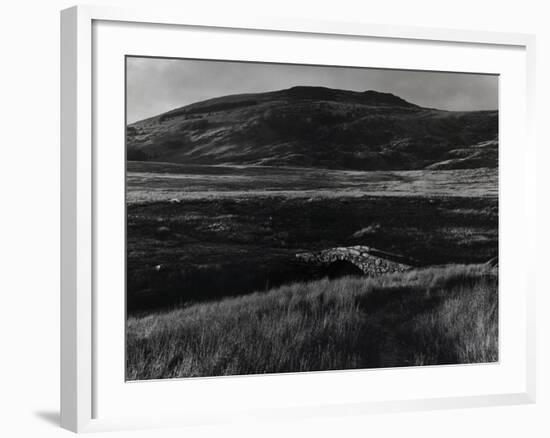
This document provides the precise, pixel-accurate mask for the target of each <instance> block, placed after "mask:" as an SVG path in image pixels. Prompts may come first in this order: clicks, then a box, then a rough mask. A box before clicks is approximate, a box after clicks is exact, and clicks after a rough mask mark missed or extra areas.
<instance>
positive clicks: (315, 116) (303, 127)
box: [127, 87, 498, 170]
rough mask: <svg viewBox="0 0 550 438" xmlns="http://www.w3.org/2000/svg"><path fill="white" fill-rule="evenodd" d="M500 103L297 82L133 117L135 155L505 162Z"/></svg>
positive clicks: (287, 162)
mask: <svg viewBox="0 0 550 438" xmlns="http://www.w3.org/2000/svg"><path fill="white" fill-rule="evenodd" d="M497 138H498V111H474V112H452V111H442V110H437V109H431V108H421V107H419V106H417V105H415V104H413V103H410V102H407V101H405V100H403V99H401V98H400V97H397V96H394V95H392V94H388V93H379V92H376V91H365V92H355V91H346V90H335V89H329V88H323V87H293V88H290V89H287V90H280V91H274V92H268V93H258V94H246V95H233V96H225V97H220V98H216V99H210V100H207V101H203V102H198V103H194V104H191V105H188V106H185V107H182V108H178V109H175V110H173V111H169V112H167V113H164V114H161V115H159V116H156V117H152V118H149V119H146V120H143V121H140V122H136V123H134V124H132V125H129V126H128V128H127V154H128V159H129V160H140V161H162V162H171V163H186V164H209V165H212V164H237V165H239V164H246V165H251V164H253V165H270V166H302V167H316V168H334V169H354V170H417V169H424V168H427V167H430V168H433V169H461V168H480V167H496V166H497V158H498V154H497V149H498V141H497Z"/></svg>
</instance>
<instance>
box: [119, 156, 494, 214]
mask: <svg viewBox="0 0 550 438" xmlns="http://www.w3.org/2000/svg"><path fill="white" fill-rule="evenodd" d="M497 181H498V170H497V169H489V168H481V169H461V170H411V171H352V170H330V169H314V168H297V167H269V166H226V165H219V166H199V165H183V164H173V163H154V162H138V161H129V162H128V167H127V183H128V188H129V190H128V194H127V202H128V203H129V204H135V203H147V202H158V201H169V200H171V199H174V198H176V199H179V200H183V199H231V198H233V199H234V198H243V197H246V198H250V197H266V196H281V197H285V198H298V199H304V198H305V199H316V198H356V197H362V196H366V195H369V196H385V197H397V196H407V197H408V196H416V197H441V196H444V197H492V198H496V197H497V196H498V185H497Z"/></svg>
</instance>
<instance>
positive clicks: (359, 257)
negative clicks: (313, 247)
mask: <svg viewBox="0 0 550 438" xmlns="http://www.w3.org/2000/svg"><path fill="white" fill-rule="evenodd" d="M296 258H297V259H298V260H299V261H301V262H303V263H307V264H311V265H316V266H320V267H323V268H326V269H327V273H329V275H330V274H331V273H334V275H335V276H337V275H338V273H339V272H338V271H340V272H341V274H342V275H344V274H353V273H357V274H361V273H362V274H363V275H367V276H372V277H373V276H377V275H381V274H386V273H391V272H403V271H407V270H409V269H411V268H412V266H413V264H414V261H412V260H408V259H406V258H405V257H403V256H401V255H399V254H392V253H389V252H385V251H380V250H378V249H375V248H371V247H368V246H363V245H357V246H346V247H337V248H330V249H325V250H322V251H318V252H302V253H298V254H296ZM346 266H347V269H346ZM354 269H355V270H356V272H353V270H354Z"/></svg>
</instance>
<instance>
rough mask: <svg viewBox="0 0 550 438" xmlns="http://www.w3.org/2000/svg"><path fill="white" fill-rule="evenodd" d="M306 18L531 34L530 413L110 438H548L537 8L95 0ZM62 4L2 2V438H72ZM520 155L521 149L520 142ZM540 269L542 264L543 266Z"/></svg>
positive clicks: (310, 0) (518, 410) (542, 54)
mask: <svg viewBox="0 0 550 438" xmlns="http://www.w3.org/2000/svg"><path fill="white" fill-rule="evenodd" d="M95 3H97V4H111V5H133V6H138V5H147V6H151V5H155V6H159V7H179V8H199V7H200V8H203V9H206V10H212V9H213V8H215V9H216V10H217V11H220V10H221V11H223V12H224V13H227V15H228V16H231V15H232V14H239V12H242V11H246V12H247V13H256V14H258V15H277V16H298V17H308V18H312V19H330V20H343V21H357V20H360V21H365V22H373V23H388V24H406V25H411V24H414V25H419V26H432V27H451V28H458V29H461V28H462V29H482V30H496V31H505V32H529V33H536V35H537V38H538V41H537V44H538V53H537V57H538V58H537V79H538V84H537V87H538V88H537V112H538V113H537V130H538V141H539V159H538V170H537V171H538V178H539V201H540V202H539V207H540V208H539V212H538V214H539V217H538V219H539V230H538V235H539V239H538V240H539V248H538V255H539V257H538V272H539V274H540V276H539V279H538V303H537V305H538V327H539V333H538V370H539V372H538V390H539V395H538V403H537V404H536V405H531V406H515V407H498V408H484V409H469V410H468V409H467V410H453V411H436V412H421V413H408V414H399V415H372V416H368V417H359V418H355V417H348V418H340V419H338V418H336V419H334V418H329V419H312V420H309V421H296V422H289V423H281V424H273V425H270V426H269V427H268V428H266V427H265V425H263V426H261V425H260V426H258V425H255V424H244V425H243V424H239V425H235V426H231V427H224V428H218V427H204V428H197V429H192V430H191V429H189V430H163V431H141V432H123V433H121V432H118V433H112V434H110V435H109V436H113V437H119V436H134V435H136V436H146V437H149V436H154V437H157V436H158V437H168V436H170V437H171V436H174V437H175V436H182V435H183V434H185V435H186V436H200V437H219V436H229V437H231V436H235V437H237V436H238V437H245V436H250V437H257V436H262V437H280V436H287V437H294V436H296V437H298V436H299V437H302V436H316V437H334V436H340V437H344V436H367V435H369V436H373V437H378V436H385V437H393V436H396V437H397V436H399V437H411V436H412V437H415V436H422V437H423V438H424V437H432V436H433V437H440V436H445V437H446V438H451V437H465V436H467V437H470V436H476V437H477V436H494V437H517V436H528V437H542V436H550V420H549V415H550V383H549V379H548V370H549V369H550V363H549V352H550V350H549V346H550V342H549V341H548V333H549V332H550V322H549V318H548V317H547V313H548V312H549V311H550V298H549V296H550V290H549V287H548V285H547V283H546V282H545V281H544V280H545V278H542V277H544V274H545V269H547V265H548V263H547V262H548V253H547V251H546V248H548V247H549V246H550V245H549V244H550V239H549V233H548V230H547V228H545V229H543V224H548V223H550V214H549V213H550V209H549V204H548V202H547V201H546V198H550V197H549V196H548V195H547V191H548V189H550V176H549V172H548V171H547V167H548V166H549V164H550V144H549V142H548V140H547V138H548V137H547V135H546V131H547V129H548V128H547V123H548V120H549V116H550V114H549V111H548V106H549V104H548V101H549V100H550V93H549V85H548V82H550V81H549V78H550V27H549V26H548V18H549V17H550V14H549V12H548V11H547V10H546V8H545V6H546V5H545V2H543V1H537V0H523V1H522V2H503V1H499V0H461V1H455V2H445V1H441V0H439V1H437V0H416V1H410V0H386V1H370V0H362V1H352V0H338V1H330V2H322V1H321V0H317V1H314V0H277V1H271V2H265V1H264V2H262V1H258V0H256V1H253V0H230V1H225V2H224V1H223V0H220V1H207V0H203V1H202V2H196V1H190V0H179V1H169V0H155V1H154V2H152V1H149V2H147V1H139V0H134V1H131V0H126V1H96V2H95ZM72 5H73V2H72V1H65V0H49V1H43V0H42V1H40V0H27V1H21V2H15V1H12V2H10V3H7V2H5V3H4V4H3V8H2V13H1V14H0V20H1V25H0V32H1V38H0V47H1V50H0V54H1V55H2V57H1V58H0V87H1V88H0V112H1V114H0V121H1V122H0V126H1V131H0V190H1V197H0V291H1V292H0V293H1V297H2V300H1V301H0V435H2V436H6V437H19V436H22V437H23V436H25V437H35V436H36V437H38V436H40V437H50V436H62V435H65V436H68V435H69V432H66V431H63V430H61V429H59V428H58V426H57V422H58V416H59V411H58V404H59V390H58V387H59V376H58V373H59V372H58V370H59V341H58V339H59V322H58V320H59V10H60V9H63V8H65V7H68V6H72ZM517 147H518V148H521V147H522V145H520V144H518V145H517ZM545 262H546V263H545Z"/></svg>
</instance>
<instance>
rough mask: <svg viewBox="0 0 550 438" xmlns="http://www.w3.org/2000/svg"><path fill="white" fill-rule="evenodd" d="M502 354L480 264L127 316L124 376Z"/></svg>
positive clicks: (450, 360) (491, 294)
mask: <svg viewBox="0 0 550 438" xmlns="http://www.w3.org/2000/svg"><path fill="white" fill-rule="evenodd" d="M497 360H498V279H497V275H496V272H495V271H493V270H491V269H489V268H487V267H486V266H484V265H469V266H464V265H453V266H445V267H431V268H426V269H419V270H415V271H410V272H408V273H405V274H399V275H387V276H382V277H379V278H375V279H369V278H364V277H344V278H341V279H337V280H328V279H321V280H317V281H311V282H300V283H294V284H290V285H285V286H282V287H280V288H275V289H272V290H269V291H267V292H257V293H254V294H250V295H247V296H242V297H237V298H226V299H222V300H219V301H216V302H209V303H198V304H188V305H186V306H184V307H182V308H179V309H176V310H172V311H166V312H158V313H154V314H150V315H147V316H134V317H129V318H128V320H127V379H129V380H136V379H155V378H169V377H190V376H218V375H233V374H261V373H276V372H297V371H315V370H338V369H353V368H376V367H398V366H414V365H433V364H462V363H482V362H494V361H497Z"/></svg>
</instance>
